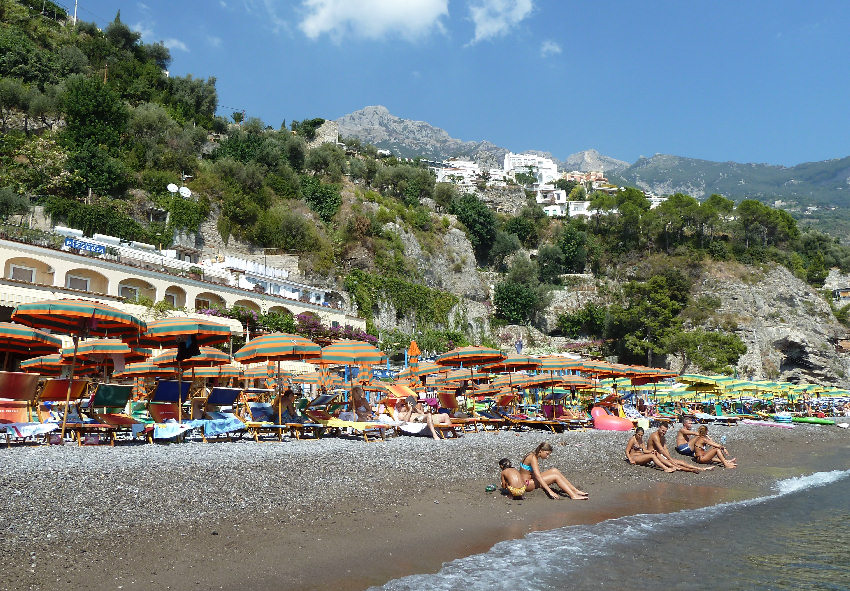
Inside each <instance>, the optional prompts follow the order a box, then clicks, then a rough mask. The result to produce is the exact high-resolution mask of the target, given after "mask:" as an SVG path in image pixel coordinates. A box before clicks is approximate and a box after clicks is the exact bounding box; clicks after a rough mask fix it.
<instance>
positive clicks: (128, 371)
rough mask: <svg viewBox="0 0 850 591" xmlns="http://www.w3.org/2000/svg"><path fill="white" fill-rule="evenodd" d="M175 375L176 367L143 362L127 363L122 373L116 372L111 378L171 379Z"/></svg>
mask: <svg viewBox="0 0 850 591" xmlns="http://www.w3.org/2000/svg"><path fill="white" fill-rule="evenodd" d="M175 375H177V368H176V367H166V366H164V365H156V364H155V363H153V362H151V361H143V362H139V363H128V364H127V365H125V366H124V371H121V372H116V373H115V374H113V376H112V377H113V378H117V379H123V378H171V377H174V376H175Z"/></svg>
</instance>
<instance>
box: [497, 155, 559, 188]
mask: <svg viewBox="0 0 850 591" xmlns="http://www.w3.org/2000/svg"><path fill="white" fill-rule="evenodd" d="M529 168H533V169H534V172H535V174H536V175H537V183H538V184H541V185H542V184H544V183H551V182H552V181H554V180H555V179H557V178H558V165H557V164H555V163H554V162H553V161H552V160H550V159H549V158H544V157H543V156H537V155H536V154H514V153H513V152H508V153H507V154H505V174H510V173H513V174H516V173H517V172H527V171H528V169H529Z"/></svg>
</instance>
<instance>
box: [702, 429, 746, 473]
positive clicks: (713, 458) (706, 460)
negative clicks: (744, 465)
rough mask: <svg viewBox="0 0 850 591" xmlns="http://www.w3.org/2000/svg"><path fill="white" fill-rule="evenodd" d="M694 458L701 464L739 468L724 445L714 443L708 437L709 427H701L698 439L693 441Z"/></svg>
mask: <svg viewBox="0 0 850 591" xmlns="http://www.w3.org/2000/svg"><path fill="white" fill-rule="evenodd" d="M692 444H693V450H694V458H695V459H696V461H697V462H699V463H700V464H711V463H718V464H723V466H724V467H726V468H737V467H738V464H736V463H735V458H728V457H727V456H728V455H729V452H728V451H726V447H724V446H723V445H722V444H720V443H717V442H716V441H713V440H712V439H711V438H710V437H709V436H708V427H707V426H705V425H700V426H699V429H697V436H696V439H694V440H693V441H692Z"/></svg>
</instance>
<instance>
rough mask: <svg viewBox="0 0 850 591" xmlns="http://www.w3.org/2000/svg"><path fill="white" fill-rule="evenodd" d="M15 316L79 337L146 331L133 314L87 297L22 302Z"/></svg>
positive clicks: (129, 335) (130, 335)
mask: <svg viewBox="0 0 850 591" xmlns="http://www.w3.org/2000/svg"><path fill="white" fill-rule="evenodd" d="M12 320H13V321H14V322H17V323H19V324H26V325H27V326H32V327H34V328H41V329H48V330H51V331H53V332H56V333H62V334H69V335H72V336H77V337H112V338H121V339H125V340H126V339H128V338H130V339H132V338H135V337H136V336H138V335H139V334H141V333H143V332H144V331H145V327H146V325H145V323H144V322H143V321H141V320H139V319H138V318H136V317H135V316H133V315H132V314H128V313H127V312H123V311H122V310H119V309H118V308H113V307H112V306H107V305H106V304H101V303H99V302H91V301H87V300H71V299H68V300H46V301H43V302H33V303H29V304H21V305H19V306H18V307H17V308H16V309H15V312H14V313H13V314H12Z"/></svg>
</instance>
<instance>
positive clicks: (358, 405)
mask: <svg viewBox="0 0 850 591" xmlns="http://www.w3.org/2000/svg"><path fill="white" fill-rule="evenodd" d="M351 409H352V411H353V412H354V413H355V414H356V415H357V420H358V421H373V420H375V411H374V409H373V408H372V405H371V404H369V401H368V400H366V395H365V394H364V393H363V388H362V387H361V386H354V387H353V388H351Z"/></svg>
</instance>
